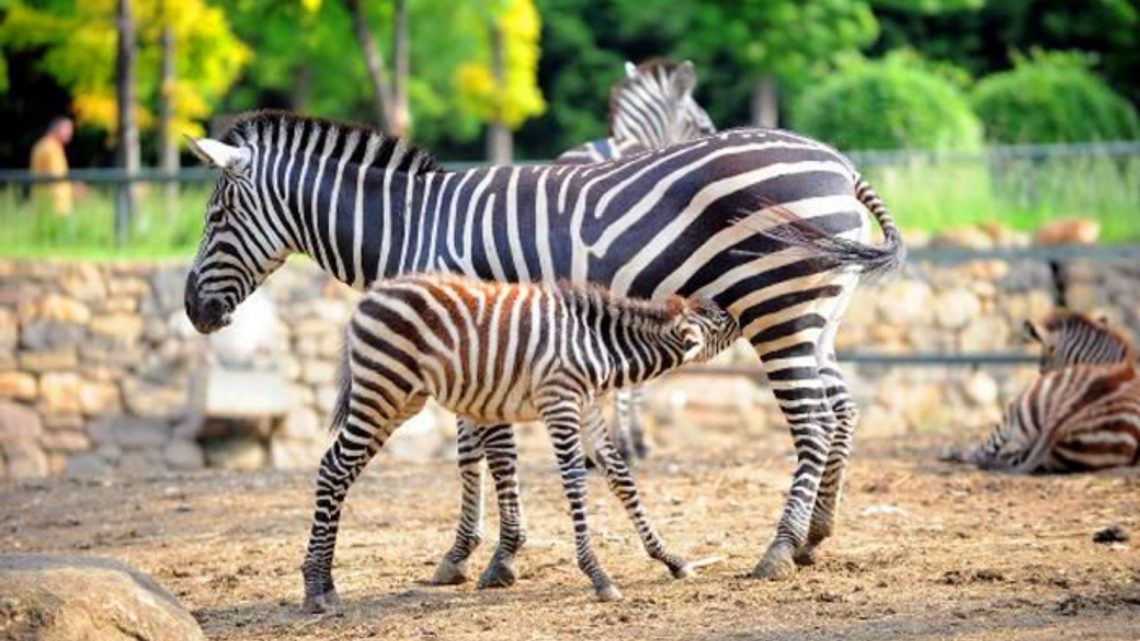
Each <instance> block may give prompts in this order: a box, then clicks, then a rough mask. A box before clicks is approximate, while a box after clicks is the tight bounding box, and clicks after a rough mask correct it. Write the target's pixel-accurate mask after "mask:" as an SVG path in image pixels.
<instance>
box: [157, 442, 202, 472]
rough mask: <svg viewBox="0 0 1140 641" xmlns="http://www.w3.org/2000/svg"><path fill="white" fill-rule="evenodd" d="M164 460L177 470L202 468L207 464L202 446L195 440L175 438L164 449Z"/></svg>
mask: <svg viewBox="0 0 1140 641" xmlns="http://www.w3.org/2000/svg"><path fill="white" fill-rule="evenodd" d="M162 460H163V461H165V462H166V464H167V465H169V466H170V467H171V468H173V469H176V470H200V469H202V467H203V466H205V465H206V457H205V455H204V454H203V453H202V448H201V447H200V446H199V445H198V444H197V443H195V442H194V441H189V440H184V439H174V440H172V441H170V442H169V443H167V444H166V447H165V448H163V450H162Z"/></svg>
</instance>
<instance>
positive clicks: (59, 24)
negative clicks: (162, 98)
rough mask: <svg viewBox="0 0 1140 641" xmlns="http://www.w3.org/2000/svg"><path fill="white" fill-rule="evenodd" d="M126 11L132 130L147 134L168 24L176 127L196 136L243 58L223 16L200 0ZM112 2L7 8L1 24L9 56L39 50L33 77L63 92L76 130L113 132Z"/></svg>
mask: <svg viewBox="0 0 1140 641" xmlns="http://www.w3.org/2000/svg"><path fill="white" fill-rule="evenodd" d="M133 4H134V7H133V13H134V14H135V15H134V18H135V23H136V45H137V50H138V52H137V61H136V66H137V95H138V100H139V104H138V105H136V107H135V108H136V110H137V115H138V120H139V124H140V126H141V127H142V128H144V129H151V128H153V126H154V122H155V119H154V115H153V106H154V105H155V104H156V103H157V101H158V96H159V90H160V84H161V83H160V76H161V66H162V65H161V59H162V47H161V33H162V31H163V27H164V25H166V24H168V25H169V26H170V27H171V28H172V29H173V33H174V37H175V38H176V39H177V40H178V42H179V43H180V51H181V54H180V55H179V56H178V60H177V72H176V75H177V77H178V78H179V81H178V82H177V84H176V85H175V86H174V87H173V89H172V93H173V118H174V123H175V127H176V128H177V129H178V130H180V131H185V132H188V133H200V132H201V131H202V126H201V122H202V120H204V119H205V118H207V117H208V116H209V115H210V114H211V113H212V111H213V108H214V105H216V104H217V103H218V101H219V100H220V98H221V96H222V95H223V94H224V93H225V91H226V90H227V89H228V88H229V86H230V85H231V84H232V83H233V82H234V80H236V79H237V77H238V74H239V73H240V71H241V69H242V67H243V66H244V65H245V63H246V61H247V60H248V59H249V55H250V54H249V51H248V50H247V49H246V47H245V46H244V45H243V44H242V43H241V42H240V41H238V40H237V38H236V37H235V36H234V34H233V33H232V32H231V31H230V29H229V25H228V24H227V22H226V18H225V15H224V14H223V13H222V12H221V11H220V10H219V9H218V8H216V7H211V6H208V5H207V4H206V3H205V1H204V0H181V1H179V2H171V3H169V10H168V12H167V13H166V14H165V17H162V14H161V12H160V4H161V0H137V1H136V2H135V3H133ZM117 9H118V7H117V3H116V2H115V0H85V1H84V2H67V1H64V0H44V1H42V2H35V3H32V2H10V3H8V5H7V11H6V13H5V15H4V17H3V21H2V22H0V45H2V46H4V47H5V48H9V49H12V50H16V51H27V50H38V51H42V52H43V53H42V56H41V57H40V61H39V64H38V67H39V70H40V71H41V72H42V73H45V74H47V75H49V76H50V77H52V78H53V79H54V80H55V81H56V82H58V83H59V84H60V85H62V86H63V87H65V88H66V89H67V90H68V91H69V92H70V93H71V96H72V109H73V111H74V112H75V116H76V120H77V121H78V122H79V123H80V124H82V125H87V126H91V127H95V128H99V129H103V130H106V131H108V132H113V131H114V130H115V127H116V99H115V38H116V17H115V16H116V12H117Z"/></svg>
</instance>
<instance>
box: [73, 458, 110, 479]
mask: <svg viewBox="0 0 1140 641" xmlns="http://www.w3.org/2000/svg"><path fill="white" fill-rule="evenodd" d="M113 472H114V468H112V467H111V463H110V462H108V461H107V460H106V459H104V458H103V457H102V456H100V455H99V454H96V453H94V452H83V453H81V454H76V455H75V456H72V457H71V458H70V459H69V460H68V461H67V465H66V466H64V468H63V475H64V476H66V477H68V478H74V479H82V480H102V479H107V478H110V477H111V475H112V473H113Z"/></svg>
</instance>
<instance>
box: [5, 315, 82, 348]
mask: <svg viewBox="0 0 1140 641" xmlns="http://www.w3.org/2000/svg"><path fill="white" fill-rule="evenodd" d="M86 333H87V330H86V329H85V328H84V326H83V325H79V324H77V323H69V322H64V321H57V320H43V319H39V320H34V321H29V322H27V323H24V327H23V329H22V330H21V331H20V347H22V348H24V349H29V350H53V349H63V348H75V347H78V346H79V345H80V344H81V343H83V339H84V337H85V336H86Z"/></svg>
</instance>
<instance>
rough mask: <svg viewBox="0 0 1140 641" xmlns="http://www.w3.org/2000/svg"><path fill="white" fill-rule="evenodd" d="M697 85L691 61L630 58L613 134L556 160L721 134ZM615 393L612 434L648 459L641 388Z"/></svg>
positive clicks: (614, 102)
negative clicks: (696, 95) (635, 61)
mask: <svg viewBox="0 0 1140 641" xmlns="http://www.w3.org/2000/svg"><path fill="white" fill-rule="evenodd" d="M696 87H697V72H696V69H694V68H693V63H692V62H691V61H688V60H686V61H684V62H681V63H677V62H674V61H672V60H666V59H663V58H654V59H651V60H647V61H645V62H643V63H641V64H640V65H636V66H635V65H634V64H633V63H632V62H628V61H627V62H626V63H625V77H624V78H622V81H621V82H619V83H618V84H616V85H614V86H613V87H611V88H610V100H609V109H608V111H607V113H606V122H607V123H608V125H609V133H610V135H609V137H608V138H601V139H598V140H591V141H590V142H587V143H585V144H582V145H579V146H577V147H574V148H573V149H570V150H568V151H566V152H564V153H562V154H561V155H560V156H558V158H555V159H554V162H555V164H560V165H567V164H587V163H594V162H604V161H607V160H614V159H617V158H621V157H622V156H627V155H629V154H631V153H637V152H640V151H646V150H651V149H660V148H662V147H666V146H668V145H671V144H674V143H679V142H688V141H690V140H696V139H697V138H700V137H701V136H707V135H709V134H713V133H716V126H715V125H713V122H712V119H711V118H709V115H708V113H707V112H705V110H704V109H703V108H702V107H701V106H700V105H699V104H698V103H697V101H696V100H695V99H694V98H693V90H694V89H696ZM613 397H614V422H613V423H612V424H611V425H610V436H611V438H612V439H613V440H614V441H615V443H616V444H617V447H618V450H619V451H620V452H621V454H622V456H623V457H624V458H625V460H626V461H627V462H629V461H632V460H633V459H634V458H645V456H646V455H647V454H648V452H649V447H648V445H647V442H646V438H645V426H644V424H642V422H641V420H640V419H639V416H640V410H641V399H642V391H641V387H630V388H623V389H619V390H616V391H614V393H613Z"/></svg>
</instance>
